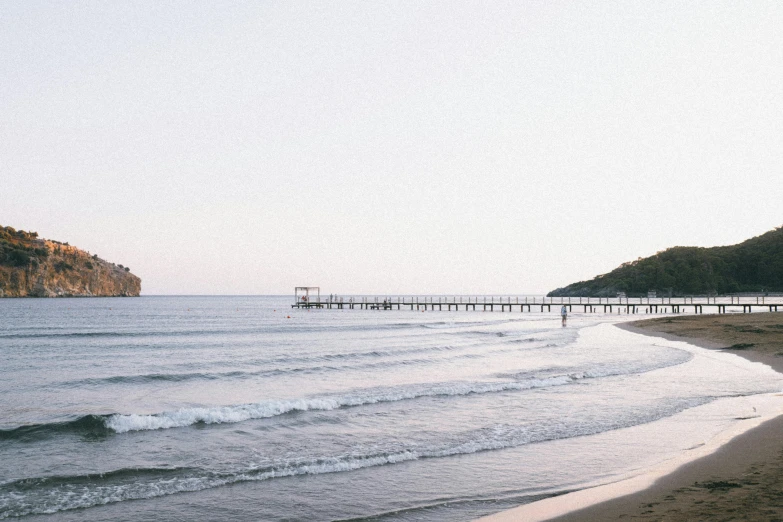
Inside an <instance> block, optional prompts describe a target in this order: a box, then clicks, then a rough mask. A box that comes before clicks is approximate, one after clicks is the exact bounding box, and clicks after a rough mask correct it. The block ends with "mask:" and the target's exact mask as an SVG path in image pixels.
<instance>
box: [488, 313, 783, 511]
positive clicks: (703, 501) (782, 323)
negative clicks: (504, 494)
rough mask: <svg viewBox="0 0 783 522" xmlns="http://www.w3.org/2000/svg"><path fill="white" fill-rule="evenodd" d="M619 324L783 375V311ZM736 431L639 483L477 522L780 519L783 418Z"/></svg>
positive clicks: (782, 508) (588, 491) (632, 480)
mask: <svg viewBox="0 0 783 522" xmlns="http://www.w3.org/2000/svg"><path fill="white" fill-rule="evenodd" d="M615 326H617V327H618V328H621V329H624V330H627V331H630V332H633V333H637V334H642V335H647V336H652V337H662V338H665V339H667V340H672V341H681V342H682V341H685V342H688V343H690V344H693V345H696V346H699V347H702V348H706V349H710V350H720V351H725V352H728V353H732V354H735V355H739V356H740V357H743V358H745V359H747V360H750V361H752V362H759V363H763V364H766V365H768V366H770V367H771V368H772V369H773V370H775V371H777V372H779V373H783V313H775V312H770V313H763V314H762V313H760V314H732V315H720V316H715V315H698V316H675V317H659V318H653V319H645V320H637V321H631V322H627V323H618V324H616V325H615ZM735 346H736V348H734V347H735ZM729 347H731V348H729ZM772 395H775V396H780V395H781V394H772ZM737 428H740V427H739V426H737V427H735V429H733V430H728V431H727V432H726V433H724V437H722V438H721V440H720V441H716V442H718V444H717V445H710V447H709V448H706V447H705V448H703V449H702V451H701V452H700V453H701V454H699V455H691V456H690V457H691V458H687V460H685V461H684V462H680V463H676V462H675V463H668V465H664V466H661V467H659V468H655V469H651V470H649V471H648V472H647V473H645V474H643V475H640V476H637V477H634V478H630V479H626V480H620V481H618V482H615V483H610V484H606V485H603V486H598V487H595V488H587V489H583V490H579V491H576V492H573V493H569V494H566V495H562V496H556V497H550V498H548V499H544V500H541V501H538V502H533V503H531V504H526V505H523V506H519V507H517V508H513V509H509V510H506V511H501V512H499V513H496V514H493V515H489V516H487V517H483V518H482V519H479V520H482V521H485V522H511V521H522V520H525V521H527V520H552V521H557V522H581V521H603V520H625V519H633V520H662V519H665V520H667V521H668V520H682V521H687V520H717V519H721V520H730V519H735V520H751V519H760V518H761V519H767V520H770V519H777V518H776V517H778V518H783V439H781V437H780V434H781V433H783V414H778V415H773V416H772V417H769V418H766V419H759V421H758V423H757V425H756V426H752V427H747V426H745V427H741V428H740V429H739V430H738V429H737ZM683 457H685V455H683ZM692 457H695V458H692ZM672 465H673V466H672ZM727 517H728V518H727ZM770 517H771V518H770Z"/></svg>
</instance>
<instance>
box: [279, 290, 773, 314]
mask: <svg viewBox="0 0 783 522" xmlns="http://www.w3.org/2000/svg"><path fill="white" fill-rule="evenodd" d="M291 306H292V308H329V309H350V310H356V309H359V310H465V311H476V310H484V311H495V310H498V311H501V312H512V311H519V312H532V311H540V312H545V311H546V312H551V311H552V307H553V306H555V307H560V308H562V307H563V306H565V307H566V309H567V310H568V311H569V312H571V311H574V309H576V310H577V311H580V310H581V311H582V312H584V313H595V312H603V313H631V314H635V313H684V312H686V311H692V312H693V313H704V309H705V308H706V309H708V310H712V311H714V312H718V313H728V312H739V311H742V312H752V311H753V309H754V308H755V309H757V310H758V309H760V308H763V309H767V308H768V309H769V311H770V312H777V311H778V307H781V309H783V296H781V295H773V296H769V295H750V296H748V295H745V296H739V295H727V296H695V295H694V296H683V297H544V296H498V295H495V296H475V295H464V296H460V295H454V296H446V295H438V296H416V295H409V296H399V295H398V296H367V295H363V296H343V295H334V294H333V295H330V296H328V297H327V296H324V297H320V298H318V300H313V301H305V302H301V301H300V302H296V303H294V304H293V305H291ZM560 308H558V310H559V309H560Z"/></svg>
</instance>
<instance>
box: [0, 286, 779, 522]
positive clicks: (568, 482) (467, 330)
mask: <svg viewBox="0 0 783 522" xmlns="http://www.w3.org/2000/svg"><path fill="white" fill-rule="evenodd" d="M290 301H291V298H290V297H142V298H134V299H51V300H46V299H41V300H26V299H18V300H15V299H6V300H0V519H5V518H11V517H22V518H24V519H26V520H120V521H124V520H128V521H130V520H133V521H139V520H194V519H203V520H236V521H245V520H307V521H310V520H389V521H392V520H394V521H397V520H400V521H414V520H416V521H442V520H458V521H459V520H471V519H473V518H475V517H478V516H481V515H485V514H489V513H493V512H497V511H500V510H503V509H507V508H509V507H513V506H515V505H519V504H524V503H527V502H531V501H534V500H537V499H541V498H545V497H548V496H552V495H557V494H562V493H565V492H569V491H574V490H577V489H580V488H584V487H587V486H590V485H595V484H601V483H607V482H612V481H615V480H618V479H619V478H621V477H624V476H632V475H634V474H638V473H641V472H643V471H644V470H645V469H647V468H649V467H650V466H653V465H655V464H656V463H660V462H662V461H665V460H667V459H671V458H674V457H675V456H677V455H680V454H681V453H683V452H687V451H688V450H689V448H694V447H698V446H699V445H701V444H704V442H705V441H706V440H709V439H710V438H711V437H713V436H715V435H717V434H719V433H720V432H721V431H722V430H726V429H727V428H729V427H732V426H735V425H736V424H737V423H741V422H743V420H744V419H747V418H749V417H752V416H753V415H754V412H753V407H754V406H753V403H754V397H758V396H759V394H765V393H771V392H779V391H780V390H781V389H783V375H781V374H778V373H776V372H774V371H772V370H771V369H770V368H768V367H766V366H763V365H761V364H757V363H750V362H747V361H745V360H744V359H741V358H739V357H736V356H733V355H730V354H722V353H717V352H714V351H707V350H702V349H700V348H697V347H694V346H690V345H687V344H685V343H678V342H671V341H665V340H663V339H655V338H650V337H644V336H640V335H636V334H632V333H629V332H625V331H623V330H620V329H619V328H617V327H616V326H614V323H616V322H618V321H623V320H627V319H628V318H627V317H626V316H617V315H603V314H586V315H585V314H578V313H577V314H572V316H571V318H570V319H569V324H568V326H567V327H566V328H562V327H561V325H560V320H559V317H558V316H557V315H556V313H554V312H553V313H543V314H542V313H519V312H516V313H508V312H506V313H500V312H494V313H492V312H465V311H460V312H446V311H442V312H440V311H438V312H426V313H423V312H411V311H396V310H395V311H360V310H312V311H304V310H291V309H290ZM637 318H638V317H637Z"/></svg>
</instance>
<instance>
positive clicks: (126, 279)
mask: <svg viewBox="0 0 783 522" xmlns="http://www.w3.org/2000/svg"><path fill="white" fill-rule="evenodd" d="M139 292H141V279H139V278H138V277H137V276H135V275H133V274H131V273H130V269H129V268H126V267H124V266H122V265H115V264H114V263H110V262H108V261H105V260H103V259H101V258H99V257H98V256H97V255H90V253H89V252H85V251H84V250H80V249H78V248H76V247H73V246H70V245H68V244H67V243H60V242H59V241H52V240H48V239H39V238H38V234H37V233H35V232H25V231H23V230H14V229H13V228H11V227H2V226H0V297H93V296H94V297H120V296H122V297H131V296H133V297H135V296H138V295H139Z"/></svg>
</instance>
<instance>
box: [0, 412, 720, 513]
mask: <svg viewBox="0 0 783 522" xmlns="http://www.w3.org/2000/svg"><path fill="white" fill-rule="evenodd" d="M714 399H715V397H698V398H682V399H679V400H677V401H675V402H674V403H669V404H663V403H662V404H658V405H657V406H656V407H652V408H650V409H649V410H648V411H645V412H643V413H642V414H641V415H637V414H636V412H633V413H634V414H633V415H631V416H630V417H625V416H624V417H620V418H617V417H615V418H612V419H611V420H610V421H609V422H605V423H602V422H599V423H593V424H590V425H584V424H580V423H577V424H575V425H572V426H563V425H562V424H560V423H556V424H554V425H551V426H549V429H544V430H541V429H530V427H529V426H514V425H494V426H488V427H485V428H481V429H477V430H472V431H468V432H465V433H463V434H461V435H460V436H458V437H457V440H452V441H450V442H446V443H444V442H441V443H436V444H434V445H432V446H429V447H427V446H424V447H409V448H404V447H403V448H399V449H398V450H396V451H389V452H381V453H370V454H365V455H338V456H323V457H315V458H309V459H302V460H299V461H294V462H288V463H282V462H281V463H277V464H273V465H271V466H259V467H253V466H250V467H248V468H245V469H242V470H233V471H231V470H229V471H224V472H215V471H208V470H198V469H193V468H184V469H181V471H182V474H181V475H179V476H177V475H176V474H177V473H178V472H179V471H180V470H176V469H149V470H145V469H141V470H136V472H135V473H136V474H137V480H132V481H130V482H129V481H128V480H127V478H129V477H126V475H127V474H128V473H133V472H132V471H131V470H118V471H116V472H108V473H105V474H92V475H82V476H73V477H51V478H34V479H23V480H17V481H10V482H6V483H3V484H2V485H0V519H5V518H9V517H19V516H25V515H30V514H44V513H55V512H58V511H65V510H71V509H79V508H88V507H93V506H99V505H105V504H111V503H116V502H122V501H125V500H136V499H149V498H155V497H161V496H166V495H172V494H176V493H183V492H193V491H201V490H205V489H211V488H216V487H221V486H225V485H229V484H234V483H239V482H249V481H263V480H270V479H275V478H282V477H291V476H297V475H320V474H327V473H341V472H349V471H355V470H358V469H363V468H370V467H376V466H383V465H387V464H398V463H402V462H408V461H413V460H420V459H429V458H444V457H450V456H454V455H466V454H472V453H478V452H482V451H492V450H499V449H506V448H513V447H518V446H521V445H525V444H530V443H535V442H543V441H546V440H555V439H563V438H571V437H578V436H584V435H592V434H596V433H601V432H604V431H610V430H615V429H620V428H624V427H629V426H633V425H638V424H645V423H648V422H652V421H655V420H658V419H660V418H663V417H667V416H669V415H673V414H675V413H678V412H680V411H683V410H685V409H688V408H691V407H694V406H698V405H701V404H705V403H707V402H710V401H712V400H714ZM155 475H158V476H155ZM114 480H121V483H117V482H114V483H112V481H114Z"/></svg>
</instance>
